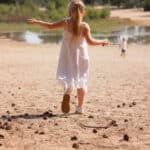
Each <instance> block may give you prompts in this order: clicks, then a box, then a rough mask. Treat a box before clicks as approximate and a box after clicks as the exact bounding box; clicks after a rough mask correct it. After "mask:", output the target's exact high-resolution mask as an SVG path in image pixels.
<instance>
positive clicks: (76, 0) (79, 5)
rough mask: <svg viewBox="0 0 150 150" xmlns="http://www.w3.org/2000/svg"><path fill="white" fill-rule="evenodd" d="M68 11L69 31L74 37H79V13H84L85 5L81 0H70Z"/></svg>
mask: <svg viewBox="0 0 150 150" xmlns="http://www.w3.org/2000/svg"><path fill="white" fill-rule="evenodd" d="M69 11H70V12H71V13H72V14H73V15H72V24H71V31H72V33H73V35H74V36H78V35H79V31H80V22H81V13H84V11H85V5H84V3H83V2H82V1H81V0H72V1H71V2H70V4H69Z"/></svg>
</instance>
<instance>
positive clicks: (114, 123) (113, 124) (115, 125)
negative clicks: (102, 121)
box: [110, 120, 118, 127]
mask: <svg viewBox="0 0 150 150" xmlns="http://www.w3.org/2000/svg"><path fill="white" fill-rule="evenodd" d="M110 125H111V126H114V127H117V126H118V124H117V122H116V121H115V120H112V121H111V122H110Z"/></svg>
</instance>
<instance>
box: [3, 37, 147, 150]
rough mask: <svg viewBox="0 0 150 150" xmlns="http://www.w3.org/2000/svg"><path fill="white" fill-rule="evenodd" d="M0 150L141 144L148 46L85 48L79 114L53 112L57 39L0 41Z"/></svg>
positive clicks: (123, 149)
mask: <svg viewBox="0 0 150 150" xmlns="http://www.w3.org/2000/svg"><path fill="white" fill-rule="evenodd" d="M0 43H1V45H0V149H2V150H71V149H80V150H116V149H117V150H149V149H150V59H149V58H150V45H143V46H138V45H129V50H128V52H127V56H126V57H125V58H123V57H120V51H119V49H118V47H117V46H110V47H100V46H98V47H89V55H90V75H89V90H88V94H87V96H86V100H85V105H84V109H85V114H84V115H75V114H74V110H75V106H76V103H77V99H76V93H75V92H74V93H73V95H72V97H71V112H70V114H68V115H63V114H62V113H61V111H60V105H61V100H62V93H63V89H62V87H61V86H60V85H59V84H58V82H57V81H56V80H55V73H56V66H57V60H58V55H59V48H60V45H55V44H43V45H42V44H41V45H29V44H25V43H22V42H15V41H12V40H8V39H0Z"/></svg>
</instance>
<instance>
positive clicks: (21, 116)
mask: <svg viewBox="0 0 150 150" xmlns="http://www.w3.org/2000/svg"><path fill="white" fill-rule="evenodd" d="M71 115H77V114H76V113H68V114H53V113H52V112H48V111H47V112H44V113H41V114H28V113H25V114H18V115H10V114H8V115H2V116H0V119H1V120H15V119H41V118H43V119H45V120H46V119H48V118H57V117H58V118H67V117H68V116H71Z"/></svg>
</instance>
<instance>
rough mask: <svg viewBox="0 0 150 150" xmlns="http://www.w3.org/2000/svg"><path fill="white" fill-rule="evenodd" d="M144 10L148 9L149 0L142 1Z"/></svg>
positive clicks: (149, 7)
mask: <svg viewBox="0 0 150 150" xmlns="http://www.w3.org/2000/svg"><path fill="white" fill-rule="evenodd" d="M144 10H145V11H150V0H145V2H144Z"/></svg>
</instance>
